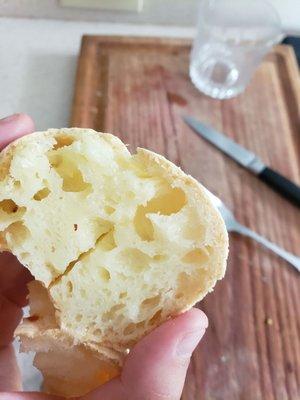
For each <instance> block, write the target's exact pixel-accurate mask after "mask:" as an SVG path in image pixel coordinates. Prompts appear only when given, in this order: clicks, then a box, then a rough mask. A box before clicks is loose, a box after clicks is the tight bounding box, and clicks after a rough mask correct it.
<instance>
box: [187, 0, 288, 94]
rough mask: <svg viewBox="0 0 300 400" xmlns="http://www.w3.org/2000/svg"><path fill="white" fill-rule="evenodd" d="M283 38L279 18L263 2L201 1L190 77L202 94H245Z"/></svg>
mask: <svg viewBox="0 0 300 400" xmlns="http://www.w3.org/2000/svg"><path fill="white" fill-rule="evenodd" d="M282 38H283V33H282V28H281V22H280V18H279V16H278V14H277V12H276V11H275V9H274V8H273V7H272V6H271V5H270V4H269V3H267V2H266V1H264V0H202V1H201V3H200V14H199V23H198V31H197V36H196V38H195V40H194V44H193V49H192V52H191V61H190V77H191V80H192V82H193V83H194V85H195V86H196V87H197V88H198V89H199V90H200V91H201V92H203V93H205V94H207V95H208V96H211V97H214V98H217V99H227V98H230V97H234V96H236V95H238V94H239V93H241V92H243V91H244V89H245V88H246V86H247V84H248V83H249V81H250V79H251V77H252V75H253V73H254V71H255V70H256V68H257V67H258V65H259V64H260V62H261V60H262V58H263V57H264V55H265V54H266V53H267V52H268V51H269V50H270V49H271V48H272V46H273V45H274V44H276V43H278V42H279V41H280V40H281V39H282Z"/></svg>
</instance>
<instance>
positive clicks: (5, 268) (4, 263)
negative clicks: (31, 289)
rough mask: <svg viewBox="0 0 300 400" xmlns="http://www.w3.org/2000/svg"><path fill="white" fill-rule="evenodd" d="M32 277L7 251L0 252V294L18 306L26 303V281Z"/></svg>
mask: <svg viewBox="0 0 300 400" xmlns="http://www.w3.org/2000/svg"><path fill="white" fill-rule="evenodd" d="M32 279H33V277H32V275H31V274H30V272H29V271H28V270H27V269H26V268H25V267H23V266H22V265H21V264H20V263H19V261H18V260H17V258H16V257H15V256H13V255H12V254H10V253H8V252H4V253H1V254H0V294H2V295H3V296H4V297H6V298H7V299H8V300H10V301H11V302H13V303H15V304H16V305H18V306H19V307H23V306H25V305H26V304H27V294H28V289H27V283H28V282H30V281H31V280H32Z"/></svg>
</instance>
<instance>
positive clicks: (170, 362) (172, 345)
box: [122, 309, 208, 400]
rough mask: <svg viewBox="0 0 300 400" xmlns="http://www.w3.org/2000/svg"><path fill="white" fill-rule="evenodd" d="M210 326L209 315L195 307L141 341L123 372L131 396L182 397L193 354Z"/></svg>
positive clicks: (148, 397) (175, 399) (131, 397)
mask: <svg viewBox="0 0 300 400" xmlns="http://www.w3.org/2000/svg"><path fill="white" fill-rule="evenodd" d="M207 325H208V322H207V318H206V316H205V314H204V313H203V312H202V311H200V310H198V309H192V310H190V311H188V312H186V313H184V314H182V315H180V316H179V317H177V318H176V319H174V320H171V321H168V322H166V323H165V324H163V325H162V326H160V327H159V328H158V329H156V330H155V331H153V332H152V333H151V334H150V335H148V336H147V337H146V338H145V339H144V340H142V341H141V342H140V343H138V344H137V345H136V346H135V348H134V350H133V352H132V353H130V354H129V357H128V359H127V362H126V363H125V366H124V369H123V373H122V381H123V383H124V385H125V386H126V388H127V391H128V393H130V395H129V396H128V398H129V399H144V398H145V399H146V398H147V399H151V400H158V399H162V398H164V399H172V400H173V399H174V400H179V399H180V396H181V392H182V388H183V384H184V380H185V376H186V372H187V368H188V365H189V361H190V357H191V355H192V352H193V351H194V349H195V347H196V346H197V344H198V342H199V341H200V339H201V338H202V336H203V335H204V332H205V329H206V328H207ZM145 393H147V396H145Z"/></svg>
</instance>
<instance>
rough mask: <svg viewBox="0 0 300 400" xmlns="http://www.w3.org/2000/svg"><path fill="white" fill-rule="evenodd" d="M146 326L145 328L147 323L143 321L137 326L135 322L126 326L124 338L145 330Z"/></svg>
mask: <svg viewBox="0 0 300 400" xmlns="http://www.w3.org/2000/svg"><path fill="white" fill-rule="evenodd" d="M144 326H145V321H141V322H138V323H136V324H134V323H133V322H130V323H129V324H128V325H127V326H126V328H125V329H124V330H123V334H124V336H129V335H131V334H132V333H134V332H135V331H136V330H137V329H140V328H144Z"/></svg>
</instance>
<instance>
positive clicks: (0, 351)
mask: <svg viewBox="0 0 300 400" xmlns="http://www.w3.org/2000/svg"><path fill="white" fill-rule="evenodd" d="M21 389H22V379H21V373H20V370H19V367H18V364H17V360H16V355H15V352H14V348H13V345H12V344H11V345H9V346H5V347H2V348H0V392H4V391H12V390H21ZM0 398H1V397H0Z"/></svg>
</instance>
